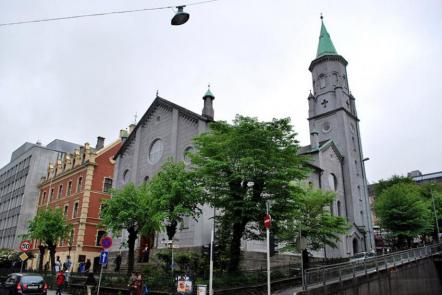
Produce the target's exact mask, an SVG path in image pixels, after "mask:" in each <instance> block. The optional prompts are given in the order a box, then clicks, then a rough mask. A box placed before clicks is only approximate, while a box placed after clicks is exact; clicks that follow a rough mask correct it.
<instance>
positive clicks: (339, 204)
mask: <svg viewBox="0 0 442 295" xmlns="http://www.w3.org/2000/svg"><path fill="white" fill-rule="evenodd" d="M337 206H338V216H341V201H338V202H337Z"/></svg>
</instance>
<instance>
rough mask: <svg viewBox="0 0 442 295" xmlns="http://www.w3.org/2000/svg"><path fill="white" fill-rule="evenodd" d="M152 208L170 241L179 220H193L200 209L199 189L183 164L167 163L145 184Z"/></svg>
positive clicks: (170, 161)
mask: <svg viewBox="0 0 442 295" xmlns="http://www.w3.org/2000/svg"><path fill="white" fill-rule="evenodd" d="M148 190H149V193H150V194H151V197H152V199H153V202H154V203H155V204H154V207H155V209H156V210H157V212H158V214H160V216H161V218H162V219H163V220H164V221H165V222H166V230H167V235H168V237H169V239H170V240H172V239H173V236H174V235H175V232H176V229H177V225H178V223H180V222H182V221H183V217H185V216H190V217H193V218H196V217H197V216H198V215H199V214H200V212H201V209H200V208H199V207H198V205H199V203H200V201H201V188H200V187H199V186H197V185H196V184H195V181H194V179H193V178H192V177H191V174H190V173H189V172H187V171H186V167H185V164H184V163H183V162H179V163H175V162H173V161H172V160H169V161H167V162H166V163H165V164H164V165H163V166H162V167H161V170H160V171H159V172H158V173H157V174H156V175H155V176H154V177H153V178H152V180H151V181H150V182H149V184H148Z"/></svg>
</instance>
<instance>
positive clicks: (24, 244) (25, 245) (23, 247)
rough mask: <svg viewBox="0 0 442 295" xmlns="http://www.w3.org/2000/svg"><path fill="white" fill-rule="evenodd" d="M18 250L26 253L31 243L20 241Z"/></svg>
mask: <svg viewBox="0 0 442 295" xmlns="http://www.w3.org/2000/svg"><path fill="white" fill-rule="evenodd" d="M19 248H20V251H23V252H28V251H29V250H31V248H32V243H31V242H30V241H28V240H24V241H21V243H20V247H19Z"/></svg>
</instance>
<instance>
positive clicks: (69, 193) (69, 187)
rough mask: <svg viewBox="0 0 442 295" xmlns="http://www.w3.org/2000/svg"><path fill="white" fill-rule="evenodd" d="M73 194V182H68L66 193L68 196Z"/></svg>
mask: <svg viewBox="0 0 442 295" xmlns="http://www.w3.org/2000/svg"><path fill="white" fill-rule="evenodd" d="M71 192H72V180H69V182H68V190H67V191H66V196H70V195H71Z"/></svg>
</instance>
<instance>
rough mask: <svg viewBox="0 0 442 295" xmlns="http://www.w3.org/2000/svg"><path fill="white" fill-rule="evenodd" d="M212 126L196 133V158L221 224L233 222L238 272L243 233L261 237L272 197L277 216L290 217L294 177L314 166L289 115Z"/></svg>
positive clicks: (233, 265)
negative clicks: (301, 150) (301, 151)
mask: <svg viewBox="0 0 442 295" xmlns="http://www.w3.org/2000/svg"><path fill="white" fill-rule="evenodd" d="M210 129H211V132H208V133H205V134H203V135H200V136H198V137H196V138H195V139H194V142H195V145H196V148H197V149H196V150H197V152H196V153H195V154H193V155H191V158H192V163H193V164H194V167H195V171H194V172H195V175H196V177H197V179H198V181H199V183H201V184H203V186H204V190H203V192H204V198H205V201H206V203H209V204H210V205H212V206H214V207H216V208H217V209H220V211H221V212H222V216H221V217H219V218H221V219H224V222H221V223H220V224H223V225H224V226H227V227H228V231H227V232H228V233H230V235H229V236H228V237H227V238H228V239H229V245H228V251H229V255H228V257H229V264H228V271H229V272H235V271H237V270H238V266H239V262H240V254H241V252H240V246H241V238H256V237H257V232H259V230H262V229H263V225H262V223H263V218H264V215H265V210H266V202H267V201H270V202H271V204H272V216H273V218H274V219H280V218H284V216H285V214H287V213H288V212H290V202H289V201H290V200H291V195H292V193H293V191H294V190H296V187H295V186H293V185H290V182H291V181H293V180H296V179H301V178H304V177H305V176H306V174H307V172H308V171H307V169H306V168H305V167H304V166H303V163H304V161H305V158H303V157H302V156H299V155H298V154H297V152H298V148H299V145H298V141H297V140H296V138H295V137H296V133H294V132H293V130H292V126H291V124H290V119H288V118H286V119H274V120H273V121H270V122H260V121H258V120H257V119H255V118H249V117H242V116H237V117H236V119H235V120H234V122H233V124H229V123H226V122H222V121H219V122H213V123H212V124H211V125H210ZM226 221H227V222H226ZM274 230H275V231H276V232H277V227H276V226H275V227H274ZM261 237H262V236H261Z"/></svg>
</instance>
